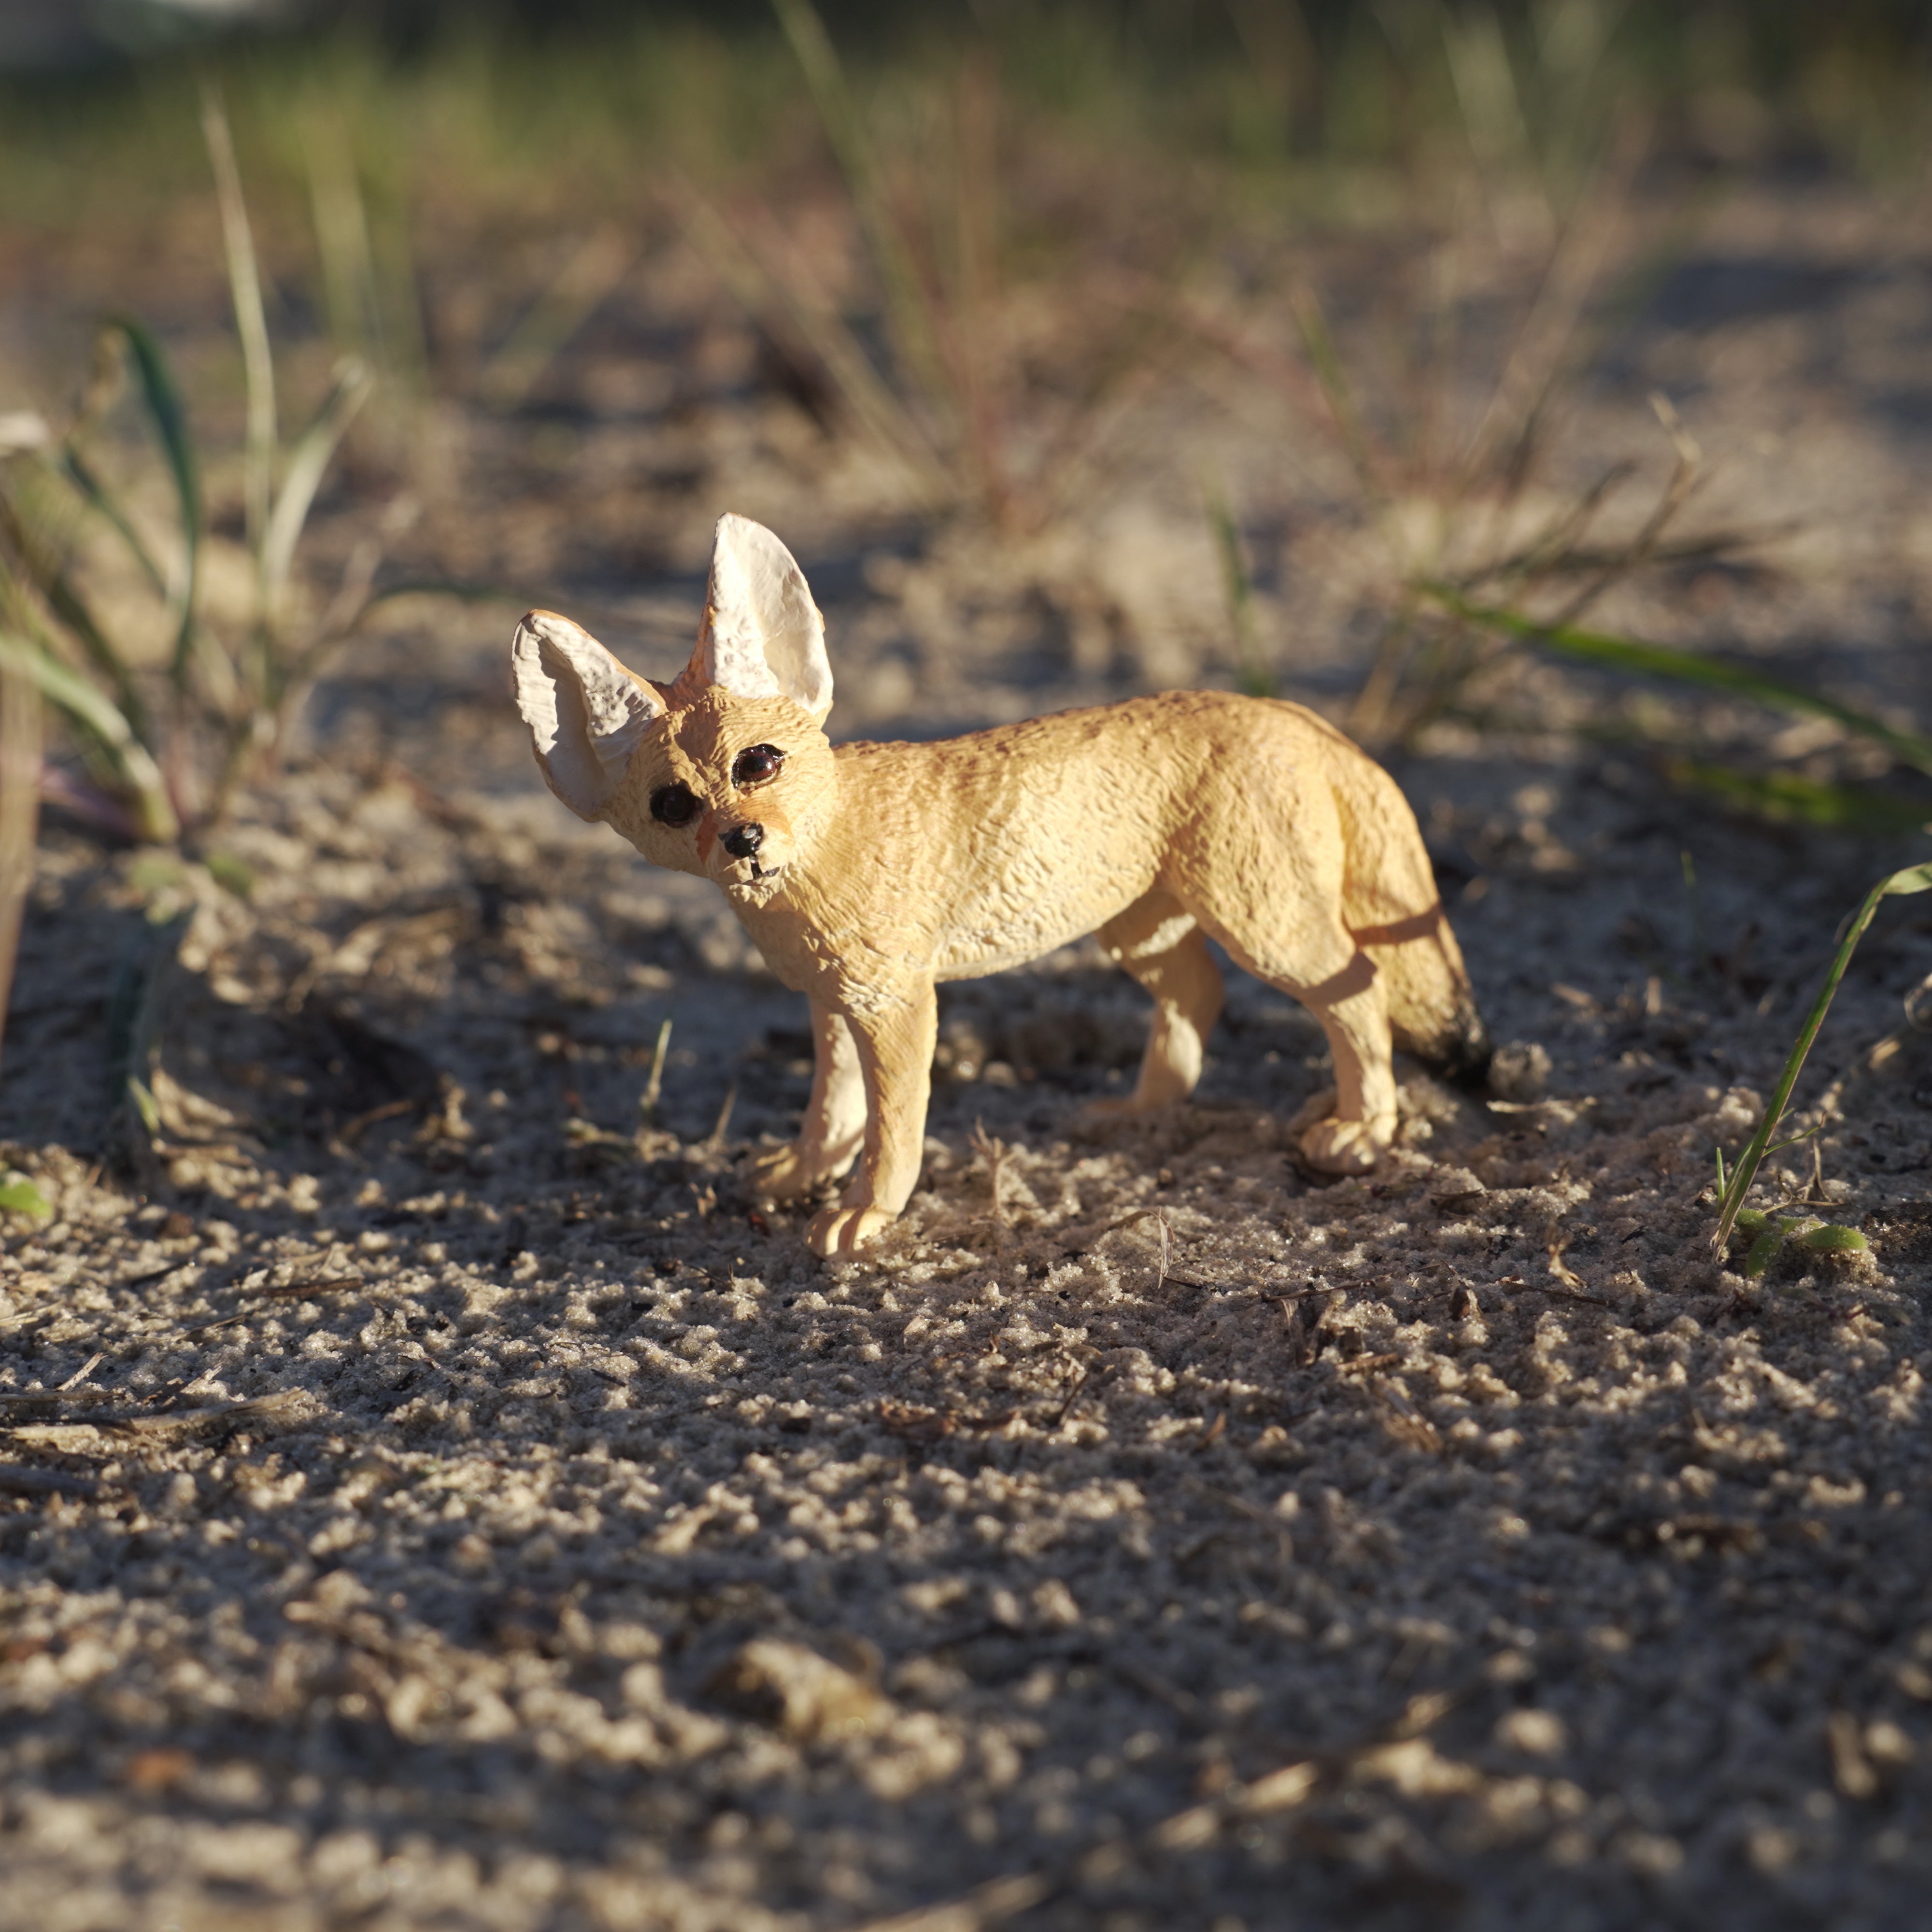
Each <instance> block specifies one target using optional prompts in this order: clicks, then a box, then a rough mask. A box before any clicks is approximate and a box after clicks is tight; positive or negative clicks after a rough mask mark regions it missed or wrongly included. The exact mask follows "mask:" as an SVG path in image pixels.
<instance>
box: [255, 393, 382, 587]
mask: <svg viewBox="0 0 1932 1932" xmlns="http://www.w3.org/2000/svg"><path fill="white" fill-rule="evenodd" d="M375 380H376V379H375V377H374V376H373V375H371V373H370V371H369V369H368V365H366V364H365V363H363V362H361V361H359V359H357V358H356V357H354V356H347V357H345V358H344V359H343V360H342V361H341V362H339V363H338V365H336V370H335V382H334V383H333V384H332V385H331V386H330V389H329V394H328V395H327V396H326V397H325V398H323V404H322V407H321V408H320V410H317V412H316V414H315V419H314V422H311V424H310V425H309V426H308V428H306V429H305V430H304V431H302V434H301V435H300V436H299V437H297V438H296V445H295V447H294V449H293V450H292V451H291V452H290V455H289V464H288V469H287V474H286V475H284V477H283V478H282V487H281V493H280V495H278V496H277V497H276V499H275V510H274V512H273V514H272V515H271V516H270V517H269V524H268V528H267V529H266V532H264V533H263V538H262V598H263V610H264V614H265V615H266V617H267V618H268V620H269V622H270V623H271V624H273V623H274V622H275V613H276V611H277V610H278V607H279V606H280V604H281V598H282V592H283V591H284V589H286V588H287V583H288V577H289V571H290V567H291V566H292V565H293V563H294V562H295V554H296V544H297V543H298V542H299V541H300V540H301V538H302V527H303V526H304V525H305V523H307V522H308V513H309V511H310V510H311V508H313V507H314V502H315V493H316V491H317V490H318V489H319V488H320V487H321V484H322V479H323V476H324V475H325V474H326V472H327V471H328V469H329V461H330V459H331V458H333V457H334V455H335V452H336V447H337V446H338V444H339V443H341V440H342V439H343V437H344V434H346V433H347V430H348V428H349V425H350V423H352V422H353V421H354V420H355V419H356V411H357V410H359V409H360V408H361V407H362V405H363V404H364V403H365V402H366V401H368V397H369V392H370V391H371V389H374V387H375Z"/></svg>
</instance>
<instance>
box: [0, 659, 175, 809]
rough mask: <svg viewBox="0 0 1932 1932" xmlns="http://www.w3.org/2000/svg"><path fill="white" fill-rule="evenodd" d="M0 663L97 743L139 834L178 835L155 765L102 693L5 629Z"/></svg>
mask: <svg viewBox="0 0 1932 1932" xmlns="http://www.w3.org/2000/svg"><path fill="white" fill-rule="evenodd" d="M0 667H5V669H6V670H7V671H8V672H10V673H12V674H13V675H15V676H22V677H25V678H27V679H31V682H33V683H34V685H35V686H36V687H37V688H38V690H39V691H40V694H41V696H42V697H44V698H46V700H47V701H48V703H50V704H53V705H56V706H58V707H59V708H60V709H62V711H64V712H66V713H67V715H68V716H69V717H70V718H72V719H74V721H75V722H76V723H77V724H79V725H80V727H82V728H83V730H86V731H87V732H88V733H90V734H91V735H92V736H93V737H94V738H95V739H96V740H97V741H98V742H99V743H100V745H101V747H102V748H103V749H104V751H106V753H107V756H108V758H109V760H110V763H111V764H112V765H113V769H114V770H115V773H116V775H118V777H119V778H120V779H121V781H122V783H123V784H124V785H125V786H126V787H127V792H128V794H129V796H130V798H131V799H132V800H133V804H134V807H135V811H136V817H137V820H138V823H139V826H140V829H141V834H142V837H144V838H150V839H152V840H153V841H154V842H155V843H156V844H169V843H170V842H172V841H173V840H174V839H175V838H178V836H179V835H180V832H181V826H180V822H179V820H178V819H177V818H176V817H175V808H174V805H173V802H172V800H171V799H169V796H168V788H167V784H166V781H165V780H164V779H163V778H162V776H161V772H160V766H157V764H156V763H155V762H154V757H153V756H152V754H151V753H150V752H149V751H148V748H147V747H146V746H145V745H143V744H142V742H141V741H140V740H139V739H138V738H137V737H136V736H135V735H134V732H133V727H131V726H130V724H129V723H128V721H127V719H126V718H124V717H123V716H122V715H121V712H120V710H119V709H118V707H117V706H115V703H114V701H113V699H111V698H110V697H108V695H107V693H106V692H105V691H102V690H101V689H100V688H98V686H96V685H93V684H91V683H89V682H88V680H87V679H86V678H85V677H83V676H82V675H81V674H80V672H79V671H77V670H74V669H73V668H72V667H71V666H69V665H67V664H62V662H61V661H60V660H59V659H58V658H56V657H54V656H53V655H51V654H50V653H49V652H46V651H44V650H42V649H40V647H39V646H37V645H36V644H34V643H31V641H29V640H28V639H26V638H25V637H18V636H16V635H14V634H13V633H11V632H9V631H0Z"/></svg>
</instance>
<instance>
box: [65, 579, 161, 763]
mask: <svg viewBox="0 0 1932 1932" xmlns="http://www.w3.org/2000/svg"><path fill="white" fill-rule="evenodd" d="M46 598H47V607H48V608H49V610H52V612H53V613H54V615H55V616H56V617H58V619H60V620H61V622H62V623H63V624H65V625H66V626H67V628H68V629H69V630H70V631H72V632H73V634H74V637H75V639H76V640H77V641H78V643H80V647H81V649H83V651H85V652H86V653H87V658H88V661H89V663H90V664H92V665H93V666H94V667H95V670H98V672H100V673H101V676H103V677H104V678H105V679H107V682H109V684H110V685H112V686H113V691H114V703H115V707H116V708H117V709H118V710H119V712H120V713H121V716H122V717H123V718H126V720H127V728H128V729H129V730H130V731H132V732H133V734H134V736H136V738H138V739H139V740H140V741H141V742H142V744H144V745H149V744H151V742H152V741H151V738H150V736H149V734H148V708H147V706H145V704H144V703H142V700H141V694H140V691H139V690H138V689H137V688H136V685H135V683H134V674H133V671H132V670H130V668H129V667H128V665H127V660H126V659H125V658H123V657H122V656H121V653H120V652H119V651H118V650H117V649H115V646H114V645H113V642H112V641H111V640H110V639H109V637H108V636H107V633H106V632H105V631H103V630H102V629H101V626H100V625H98V623H96V622H95V619H94V613H93V612H92V611H91V610H89V608H88V607H87V604H86V601H85V600H84V599H83V598H82V596H81V595H80V592H78V591H77V590H76V589H74V586H73V584H72V583H70V582H69V581H68V577H67V574H66V572H65V571H62V573H61V574H60V575H59V576H58V577H55V578H54V579H53V580H52V582H51V583H49V584H48V585H47V586H46Z"/></svg>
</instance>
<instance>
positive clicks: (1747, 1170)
mask: <svg viewBox="0 0 1932 1932" xmlns="http://www.w3.org/2000/svg"><path fill="white" fill-rule="evenodd" d="M1911 892H1932V863H1927V864H1925V865H1908V866H1906V868H1904V870H1903V871H1897V872H1893V873H1891V874H1889V875H1888V876H1887V877H1885V878H1882V879H1881V880H1879V882H1878V883H1877V884H1876V885H1875V886H1873V887H1872V889H1871V890H1870V892H1867V893H1866V895H1865V897H1864V904H1861V906H1860V907H1858V912H1857V913H1856V915H1855V916H1854V917H1853V919H1852V922H1851V925H1850V926H1849V928H1848V929H1846V933H1845V936H1844V938H1843V940H1842V941H1841V942H1840V943H1839V946H1838V953H1837V955H1836V956H1835V957H1834V959H1832V965H1831V970H1830V971H1829V972H1827V973H1826V975H1825V983H1824V985H1823V986H1821V987H1820V989H1819V991H1818V997H1817V998H1816V999H1815V1000H1814V1001H1812V1003H1811V1012H1810V1013H1808V1014H1807V1015H1806V1016H1805V1024H1804V1025H1803V1026H1802V1028H1800V1029H1799V1034H1798V1038H1797V1040H1796V1043H1794V1044H1793V1047H1792V1049H1791V1053H1790V1058H1788V1059H1787V1060H1786V1061H1785V1063H1784V1073H1782V1074H1781V1075H1780V1076H1779V1077H1778V1088H1777V1091H1776V1092H1775V1093H1774V1094H1772V1097H1771V1105H1770V1106H1768V1107H1767V1108H1766V1109H1765V1110H1764V1118H1763V1120H1762V1121H1760V1122H1759V1124H1758V1130H1757V1133H1754V1135H1752V1136H1751V1145H1749V1146H1748V1147H1747V1148H1745V1151H1744V1152H1743V1153H1742V1154H1740V1155H1739V1157H1738V1164H1737V1166H1736V1167H1735V1168H1733V1169H1732V1170H1731V1181H1730V1186H1729V1187H1727V1188H1726V1189H1725V1190H1724V1199H1722V1201H1721V1202H1719V1204H1718V1229H1717V1232H1716V1233H1715V1235H1713V1236H1712V1247H1715V1248H1716V1249H1718V1250H1719V1251H1720V1252H1722V1250H1723V1248H1724V1244H1725V1243H1726V1242H1727V1241H1729V1240H1730V1235H1731V1229H1732V1228H1733V1226H1735V1225H1736V1222H1737V1220H1738V1217H1739V1213H1740V1211H1742V1208H1743V1207H1744V1202H1745V1196H1746V1195H1747V1194H1748V1193H1750V1192H1751V1183H1752V1182H1753V1181H1754V1180H1756V1179H1757V1171H1758V1168H1759V1166H1760V1164H1761V1163H1763V1160H1764V1157H1765V1155H1766V1152H1767V1151H1769V1148H1770V1145H1771V1137H1772V1135H1773V1134H1775V1133H1776V1132H1777V1131H1778V1122H1779V1121H1781V1119H1782V1118H1784V1110H1785V1108H1786V1107H1787V1106H1788V1105H1789V1104H1790V1100H1791V1090H1792V1089H1793V1088H1794V1087H1795V1086H1796V1085H1797V1084H1798V1076H1799V1074H1800V1073H1802V1071H1803V1070H1804V1067H1805V1058H1806V1056H1807V1055H1808V1054H1809V1053H1810V1052H1811V1043H1812V1042H1813V1041H1814V1040H1816V1039H1817V1037H1818V1030H1819V1028H1820V1027H1822V1026H1823V1025H1824V1024H1825V1016H1826V1013H1829V1012H1830V1011H1831V1008H1832V1000H1833V999H1834V998H1835V996H1836V995H1837V993H1838V983H1839V982H1840V981H1841V980H1843V978H1844V977H1845V969H1846V967H1848V966H1849V965H1850V964H1851V963H1852V953H1854V952H1855V951H1856V950H1857V948H1858V941H1860V940H1861V939H1862V938H1864V933H1865V929H1866V928H1867V926H1870V924H1871V922H1872V920H1873V918H1874V917H1875V916H1876V914H1877V912H1878V908H1879V901H1881V900H1882V899H1884V898H1887V897H1888V896H1890V895H1902V894H1906V893H1911Z"/></svg>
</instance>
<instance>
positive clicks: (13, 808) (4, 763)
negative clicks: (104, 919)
mask: <svg viewBox="0 0 1932 1932" xmlns="http://www.w3.org/2000/svg"><path fill="white" fill-rule="evenodd" d="M42 731H43V718H42V716H41V710H40V691H39V688H38V687H37V685H35V684H34V682H33V680H32V679H31V678H29V677H28V676H26V674H25V673H23V671H21V670H20V669H18V668H17V667H16V666H14V665H13V664H9V663H7V662H5V661H0V1029H4V1027H5V1016H6V1013H7V1003H8V1000H9V998H10V995H11V994H12V992H13V962H14V959H15V957H16V956H17V953H18V952H19V950H20V920H21V917H22V916H23V913H24V912H25V910H26V903H27V893H28V889H29V888H30V887H31V885H32V884H33V881H34V836H35V833H36V832H37V828H38V826H39V823H40V808H39V795H40V746H41V736H42Z"/></svg>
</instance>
